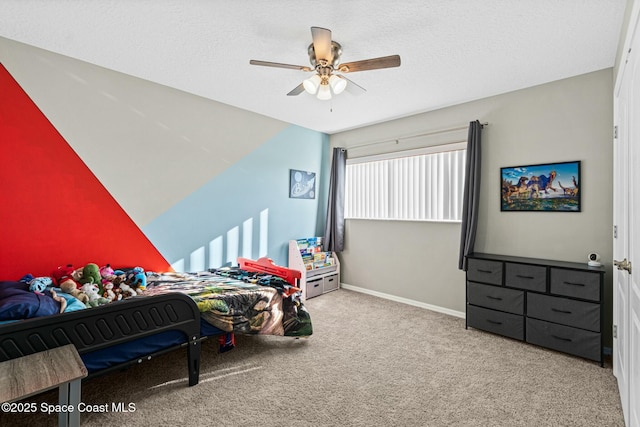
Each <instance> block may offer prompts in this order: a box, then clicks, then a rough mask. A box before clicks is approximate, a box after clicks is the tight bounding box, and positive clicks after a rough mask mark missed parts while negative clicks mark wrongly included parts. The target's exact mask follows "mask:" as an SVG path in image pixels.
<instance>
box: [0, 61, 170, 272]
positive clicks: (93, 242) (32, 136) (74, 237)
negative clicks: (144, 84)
mask: <svg viewBox="0 0 640 427" xmlns="http://www.w3.org/2000/svg"><path fill="white" fill-rule="evenodd" d="M87 143H89V144H90V143H91V142H90V141H87ZM0 160H1V162H0V280H18V279H20V278H21V277H22V276H23V275H25V274H27V273H31V274H33V275H35V276H41V275H42V276H44V275H49V273H51V271H53V270H54V269H55V268H56V267H58V266H59V265H65V264H73V265H74V266H75V267H80V266H83V265H85V264H87V263H89V262H94V263H96V264H98V265H104V264H107V263H109V264H111V265H112V266H113V267H114V268H118V267H127V266H130V267H134V266H140V267H142V268H144V269H145V270H151V271H168V270H170V269H171V268H170V266H169V263H168V262H167V261H166V260H165V259H164V257H163V256H162V255H161V254H160V253H159V252H158V250H157V249H156V248H155V247H154V246H153V245H152V244H151V242H150V241H149V239H147V237H146V236H145V235H144V233H142V231H141V230H140V229H139V228H138V226H137V225H136V224H135V223H134V222H133V221H132V220H131V218H130V217H129V216H128V215H127V213H126V212H125V211H124V210H123V209H122V208H121V207H120V205H119V204H118V203H117V202H116V200H115V199H114V198H113V197H112V196H111V195H110V194H109V192H108V191H107V189H106V188H104V186H103V185H102V184H101V183H100V182H99V181H98V179H97V178H96V177H95V176H94V175H93V173H92V172H91V171H90V170H89V168H88V167H87V166H86V165H85V164H84V162H83V161H82V159H80V157H79V156H78V155H77V154H76V153H75V151H73V149H72V148H71V146H69V144H68V143H67V142H66V141H65V139H64V138H63V137H62V135H60V134H59V133H58V131H57V130H56V129H55V128H54V127H53V125H52V124H51V123H50V122H49V120H48V119H47V118H46V117H45V116H44V114H43V113H42V112H41V111H40V110H39V109H38V107H37V106H36V105H35V104H34V103H33V101H32V100H31V99H30V98H29V96H28V95H27V94H26V93H25V92H24V91H23V90H22V88H21V87H20V85H19V84H18V83H17V82H16V81H15V80H14V79H13V77H12V76H11V75H10V74H9V72H8V71H7V70H6V69H5V68H4V66H3V65H2V64H0Z"/></svg>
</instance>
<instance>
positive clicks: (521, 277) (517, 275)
mask: <svg viewBox="0 0 640 427" xmlns="http://www.w3.org/2000/svg"><path fill="white" fill-rule="evenodd" d="M516 277H519V278H520V279H534V278H535V277H533V276H523V275H521V274H516Z"/></svg>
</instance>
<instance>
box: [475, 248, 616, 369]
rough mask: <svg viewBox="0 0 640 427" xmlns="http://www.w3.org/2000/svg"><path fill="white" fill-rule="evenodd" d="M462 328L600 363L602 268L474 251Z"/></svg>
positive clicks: (602, 306)
mask: <svg viewBox="0 0 640 427" xmlns="http://www.w3.org/2000/svg"><path fill="white" fill-rule="evenodd" d="M467 260H468V269H467V323H466V326H467V327H469V326H471V327H472V328H476V329H482V330H484V331H488V332H493V333H495V334H500V335H504V336H507V337H510V338H513V339H517V340H521V341H526V342H528V343H531V344H536V345H539V346H543V347H547V348H551V349H554V350H558V351H562V352H565V353H569V354H573V355H575V356H580V357H584V358H586V359H591V360H595V361H598V362H600V365H601V366H603V365H604V358H603V353H602V350H603V342H602V330H603V327H604V326H603V325H604V317H603V308H604V268H603V267H589V266H588V265H587V264H586V263H584V264H580V263H574V262H563V261H551V260H544V259H535V258H522V257H513V256H506V255H493V254H481V253H474V254H471V255H469V256H468V257H467Z"/></svg>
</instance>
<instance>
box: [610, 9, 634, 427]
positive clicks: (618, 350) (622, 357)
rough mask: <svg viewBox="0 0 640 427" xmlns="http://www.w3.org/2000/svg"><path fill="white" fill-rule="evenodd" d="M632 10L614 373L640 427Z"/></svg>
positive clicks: (619, 101) (621, 89)
mask: <svg viewBox="0 0 640 427" xmlns="http://www.w3.org/2000/svg"><path fill="white" fill-rule="evenodd" d="M638 15H639V13H638V7H637V4H636V5H635V7H634V12H633V13H632V19H631V20H630V23H631V25H630V26H629V32H628V34H629V41H628V42H627V43H626V44H625V51H627V52H628V53H627V55H626V58H623V63H622V64H621V67H620V74H619V76H618V82H616V92H615V94H614V95H615V120H616V125H617V133H618V135H617V138H616V140H615V142H614V147H615V148H614V168H615V171H614V187H613V188H614V226H615V227H616V233H615V237H614V241H613V253H614V259H615V260H616V261H615V263H616V264H617V267H616V268H614V269H613V274H614V279H613V287H614V288H613V297H614V301H613V322H614V328H616V330H614V341H613V372H614V375H615V376H616V378H617V380H618V387H619V389H620V398H621V401H622V407H623V411H624V418H625V422H626V424H627V426H629V427H640V270H638V271H635V274H632V273H634V271H633V268H635V269H640V218H638V217H639V216H640V185H633V184H634V183H640V61H639V60H638V57H639V56H640V32H638V31H636V30H637V29H638Z"/></svg>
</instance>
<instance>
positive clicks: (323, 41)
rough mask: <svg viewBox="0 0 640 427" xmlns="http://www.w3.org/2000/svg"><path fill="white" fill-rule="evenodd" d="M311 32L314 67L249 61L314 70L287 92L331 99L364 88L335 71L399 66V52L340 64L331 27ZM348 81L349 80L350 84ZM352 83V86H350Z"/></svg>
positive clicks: (343, 71) (339, 53) (338, 50)
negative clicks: (308, 76) (305, 93)
mask: <svg viewBox="0 0 640 427" xmlns="http://www.w3.org/2000/svg"><path fill="white" fill-rule="evenodd" d="M311 36H312V39H313V43H311V45H309V48H308V50H307V51H308V54H309V62H310V63H311V65H312V67H313V68H309V67H305V66H302V65H291V64H282V63H279V62H269V61H259V60H255V59H252V60H251V61H249V64H251V65H260V66H263V67H276V68H288V69H295V70H300V71H307V72H308V71H314V72H315V74H314V75H313V76H311V77H310V78H308V79H305V80H304V81H303V82H302V83H300V84H299V85H298V86H297V87H295V88H294V89H293V90H291V91H290V92H289V93H288V94H287V95H288V96H296V95H299V94H300V93H302V92H307V93H309V94H311V95H316V97H317V98H318V99H321V100H328V99H331V97H332V94H333V95H339V94H340V93H342V92H344V90H345V89H348V90H349V91H350V92H352V93H355V94H357V93H358V91H360V92H364V91H365V89H364V88H362V87H361V86H359V85H357V84H356V83H354V82H352V81H351V80H349V79H347V78H346V77H344V76H342V75H339V74H335V73H336V72H340V73H353V72H356V71H366V70H377V69H381V68H392V67H399V66H400V56H399V55H391V56H384V57H380V58H373V59H365V60H362V61H355V62H349V63H345V64H340V65H338V60H339V59H340V55H342V46H341V45H340V43H338V42H335V41H333V40H331V31H330V30H327V29H326V28H320V27H311ZM347 83H350V84H349V85H347ZM347 86H349V88H347Z"/></svg>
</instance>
